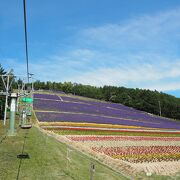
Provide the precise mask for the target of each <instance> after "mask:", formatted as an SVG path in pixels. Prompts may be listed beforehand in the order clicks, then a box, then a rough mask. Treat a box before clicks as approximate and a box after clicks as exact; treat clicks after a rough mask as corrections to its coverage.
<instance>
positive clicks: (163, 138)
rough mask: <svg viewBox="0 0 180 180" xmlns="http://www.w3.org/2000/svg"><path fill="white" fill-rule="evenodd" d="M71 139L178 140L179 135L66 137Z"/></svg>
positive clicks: (179, 139)
mask: <svg viewBox="0 0 180 180" xmlns="http://www.w3.org/2000/svg"><path fill="white" fill-rule="evenodd" d="M68 138H69V139H70V140H72V141H126V140H130V141H144V140H147V141H180V137H148V136H76V137H74V136H73V137H72V136H71V137H68Z"/></svg>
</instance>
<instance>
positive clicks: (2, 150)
mask: <svg viewBox="0 0 180 180" xmlns="http://www.w3.org/2000/svg"><path fill="white" fill-rule="evenodd" d="M5 131H6V129H4V128H3V126H2V122H0V142H1V140H2V142H1V143H0V179H5V180H12V179H23V180H26V179H33V180H34V179H48V180H49V179H63V180H66V179H80V180H81V179H82V180H86V179H89V174H90V173H89V167H90V163H91V162H93V163H94V164H95V167H96V171H95V174H94V179H96V180H101V179H107V180H118V179H125V178H124V177H122V176H120V174H118V173H116V172H114V171H112V170H110V169H109V168H107V167H105V166H103V165H101V164H100V163H98V162H96V161H95V160H92V159H90V158H88V157H86V156H85V155H82V154H81V153H79V152H77V151H75V150H73V151H70V155H69V157H70V162H69V164H68V166H67V159H66V153H67V146H66V145H65V144H62V143H60V142H58V141H56V140H55V139H54V138H51V137H48V136H46V135H45V134H43V133H42V132H40V131H39V130H38V129H37V128H35V127H33V128H32V129H30V130H21V129H18V133H17V136H16V137H6V138H5V139H3V138H4V137H5V133H4V132H5ZM24 140H25V148H24V152H26V153H28V154H29V156H30V159H23V160H20V159H18V158H17V155H18V154H21V152H22V148H23V143H24ZM67 167H68V168H67ZM18 170H19V172H18ZM18 173H19V175H18Z"/></svg>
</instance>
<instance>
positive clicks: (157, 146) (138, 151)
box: [65, 135, 180, 174]
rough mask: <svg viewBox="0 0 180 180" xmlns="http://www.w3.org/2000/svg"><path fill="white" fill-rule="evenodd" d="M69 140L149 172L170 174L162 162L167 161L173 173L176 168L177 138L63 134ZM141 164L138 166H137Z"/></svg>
mask: <svg viewBox="0 0 180 180" xmlns="http://www.w3.org/2000/svg"><path fill="white" fill-rule="evenodd" d="M65 137H66V138H67V139H68V140H70V142H76V144H78V146H80V147H81V146H82V147H86V148H89V149H91V150H92V151H93V152H94V153H95V154H96V155H97V156H98V155H102V156H104V157H106V156H108V157H110V158H111V160H109V161H111V162H112V163H113V161H114V162H118V161H117V160H119V162H124V163H128V165H131V166H132V168H137V171H139V170H142V171H145V172H151V173H157V174H158V173H160V172H161V173H160V174H168V173H172V172H171V170H170V169H169V170H168V169H167V167H168V166H167V165H166V166H165V163H170V164H171V166H172V167H171V168H174V172H179V171H180V137H151V136H114V135H110V136H107V135H106V136H102V135H101V136H98V135H96V136H94V135H66V136H65ZM140 167H141V168H140Z"/></svg>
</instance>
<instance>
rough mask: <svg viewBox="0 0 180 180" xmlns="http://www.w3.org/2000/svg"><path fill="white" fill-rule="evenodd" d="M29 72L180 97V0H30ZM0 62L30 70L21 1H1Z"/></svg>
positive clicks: (20, 70)
mask: <svg viewBox="0 0 180 180" xmlns="http://www.w3.org/2000/svg"><path fill="white" fill-rule="evenodd" d="M27 21H28V22H27V27H28V42H29V60H30V71H31V72H32V73H34V74H35V78H36V79H39V80H43V81H47V80H52V81H61V82H64V81H72V82H77V83H83V84H90V85H96V86H103V85H116V86H125V87H132V88H144V89H151V90H155V89H156V90H158V91H163V92H167V93H169V94H172V95H175V96H177V97H180V44H179V42H180V1H179V0H177V1H176V0H166V1H165V0H156V1H154V0H99V1H97V0H76V1H75V0H60V1H59V0H53V1H50V0H38V1H36V0H27ZM0 63H1V64H2V65H3V66H4V67H5V68H6V69H7V70H8V69H11V68H13V69H14V71H15V73H16V74H18V75H19V74H20V75H23V74H25V73H26V65H25V50H24V31H23V7H22V0H13V1H12V0H0Z"/></svg>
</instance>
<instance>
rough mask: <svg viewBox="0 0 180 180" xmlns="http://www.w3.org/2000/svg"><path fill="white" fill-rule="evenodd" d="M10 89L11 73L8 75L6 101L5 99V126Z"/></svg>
mask: <svg viewBox="0 0 180 180" xmlns="http://www.w3.org/2000/svg"><path fill="white" fill-rule="evenodd" d="M8 91H9V75H7V85H6V101H5V110H4V126H5V125H6V117H7V106H8Z"/></svg>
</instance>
